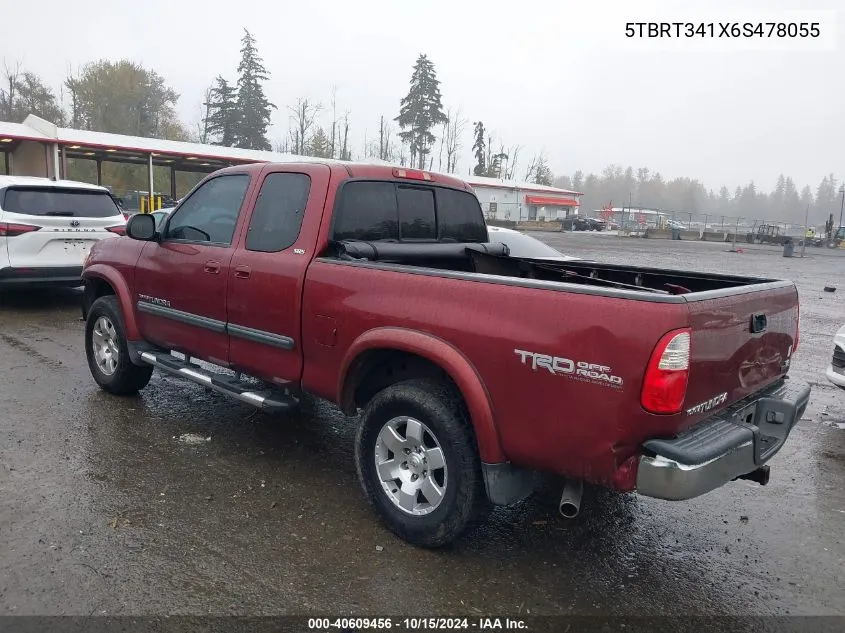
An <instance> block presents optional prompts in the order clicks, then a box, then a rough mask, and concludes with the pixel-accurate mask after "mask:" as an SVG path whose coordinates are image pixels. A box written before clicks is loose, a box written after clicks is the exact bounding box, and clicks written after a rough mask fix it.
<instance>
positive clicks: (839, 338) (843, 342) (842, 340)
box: [825, 325, 845, 389]
mask: <svg viewBox="0 0 845 633" xmlns="http://www.w3.org/2000/svg"><path fill="white" fill-rule="evenodd" d="M825 375H826V376H827V379H828V380H829V381H830V382H832V383H833V384H834V385H836V386H837V387H840V388H841V389H845V325H843V326H842V327H841V328H839V331H838V332H837V333H836V336H834V337H833V358H832V359H831V361H830V365H828V366H827V371H826V372H825Z"/></svg>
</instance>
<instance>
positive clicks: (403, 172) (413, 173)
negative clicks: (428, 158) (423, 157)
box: [393, 167, 434, 180]
mask: <svg viewBox="0 0 845 633" xmlns="http://www.w3.org/2000/svg"><path fill="white" fill-rule="evenodd" d="M393 177H394V178H408V179H410V180H434V178H432V176H431V174H430V173H428V172H427V171H422V170H420V169H399V168H398V167H396V168H394V170H393Z"/></svg>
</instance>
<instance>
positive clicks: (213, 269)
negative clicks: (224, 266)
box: [203, 262, 220, 275]
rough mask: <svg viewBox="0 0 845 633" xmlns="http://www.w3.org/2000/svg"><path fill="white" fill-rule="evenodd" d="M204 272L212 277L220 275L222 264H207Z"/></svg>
mask: <svg viewBox="0 0 845 633" xmlns="http://www.w3.org/2000/svg"><path fill="white" fill-rule="evenodd" d="M203 270H204V271H205V272H207V273H210V274H212V275H217V274H219V273H220V262H205V267H204V268H203Z"/></svg>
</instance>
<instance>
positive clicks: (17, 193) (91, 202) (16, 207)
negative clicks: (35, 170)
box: [2, 187, 120, 218]
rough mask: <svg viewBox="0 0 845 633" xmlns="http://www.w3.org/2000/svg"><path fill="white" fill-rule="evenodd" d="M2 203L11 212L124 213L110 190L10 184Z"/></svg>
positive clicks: (88, 215) (106, 215)
mask: <svg viewBox="0 0 845 633" xmlns="http://www.w3.org/2000/svg"><path fill="white" fill-rule="evenodd" d="M2 207H3V210H4V211H8V212H9V213H21V214H25V215H51V216H63V217H69V218H111V217H114V216H116V215H120V210H119V209H118V208H117V205H116V204H115V203H114V200H113V199H112V197H111V196H110V195H109V194H108V193H107V192H105V191H102V192H101V191H90V190H87V191H86V190H82V189H78V190H77V189H56V188H52V187H40V188H39V187H9V188H8V189H6V195H5V196H3V205H2Z"/></svg>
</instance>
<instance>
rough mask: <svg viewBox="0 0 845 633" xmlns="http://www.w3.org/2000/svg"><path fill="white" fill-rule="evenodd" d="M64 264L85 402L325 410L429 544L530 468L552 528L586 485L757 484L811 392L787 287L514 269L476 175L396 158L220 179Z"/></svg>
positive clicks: (586, 264)
mask: <svg viewBox="0 0 845 633" xmlns="http://www.w3.org/2000/svg"><path fill="white" fill-rule="evenodd" d="M82 274H83V279H84V282H85V290H84V293H83V306H82V311H83V316H84V318H85V320H86V325H85V341H84V342H85V352H86V355H87V360H88V365H89V367H90V371H91V374H92V376H93V379H94V381H95V382H96V383H97V384H98V385H99V386H100V387H101V388H102V389H104V390H105V391H107V392H110V393H112V394H116V395H121V396H128V395H131V394H136V392H138V391H139V390H141V389H143V388H144V387H145V386H146V385H147V383H148V382H149V381H150V378H151V375H152V374H153V372H154V370H158V371H159V372H163V373H165V374H171V375H175V376H178V377H181V378H183V379H185V380H188V381H192V382H194V383H197V384H199V385H203V386H205V387H207V388H208V389H211V390H214V391H217V392H220V393H223V394H226V395H227V396H230V397H232V398H236V399H238V400H240V401H242V402H244V403H246V404H249V405H253V406H255V407H259V408H261V409H264V410H265V411H268V412H276V411H279V412H283V411H285V410H288V409H290V408H291V407H294V406H296V404H297V403H298V402H299V400H300V398H301V397H302V396H303V394H312V395H315V396H318V397H321V398H324V399H327V400H329V401H331V402H333V403H335V404H337V405H338V406H339V407H340V408H341V409H342V410H343V411H344V412H345V413H346V414H347V415H349V416H350V417H351V418H352V420H353V421H354V424H356V425H357V433H356V437H355V447H354V454H355V463H356V468H357V474H358V478H359V480H360V484H361V486H362V488H363V491H364V494H365V496H366V498H367V499H368V501H369V502H370V504H371V505H372V507H373V508H374V510H375V512H376V513H377V515H379V517H380V518H381V520H382V521H383V522H384V523H385V524H386V525H387V526H388V527H389V528H390V529H391V530H393V532H395V533H396V534H398V535H399V536H400V537H402V538H404V539H405V540H407V541H408V542H410V543H413V544H416V545H419V546H423V547H438V546H442V545H445V544H447V543H450V542H452V541H453V540H455V539H456V538H457V537H458V536H459V535H460V534H461V533H462V532H464V531H465V529H466V528H467V527H469V526H470V525H472V524H474V523H476V522H477V521H479V520H480V519H481V518H482V517H483V512H484V511H485V510H486V509H488V508H489V507H490V506H491V505H494V504H499V505H504V504H512V503H515V502H518V501H520V500H522V499H524V498H526V497H527V496H529V495H531V494H532V492H534V491H535V490H536V488H537V484H538V481H541V480H548V477H546V476H548V475H550V476H551V479H555V480H559V481H561V482H565V483H564V485H563V495H562V497H561V504H560V510H561V512H562V513H563V514H564V515H566V516H574V515H575V514H576V513H577V509H578V504H579V503H580V492H581V490H582V487H583V483H584V482H587V483H590V484H592V485H599V486H604V487H607V488H610V489H613V490H616V491H621V492H632V491H636V492H637V493H639V494H641V495H646V496H650V497H657V498H660V499H666V500H685V499H690V498H693V497H698V496H699V495H703V494H705V493H707V492H709V491H712V490H714V489H715V488H718V487H720V486H723V485H725V484H728V483H729V482H732V481H734V480H737V479H746V480H751V481H755V482H758V483H760V484H765V483H767V481H768V478H769V464H768V462H769V461H770V460H771V459H772V457H773V456H774V455H775V454H776V453H777V452H778V451H779V449H780V448H781V447H782V446H783V444H784V442H785V441H786V439H787V437H788V436H789V434H790V431H791V430H792V428H793V427H794V426H795V424H796V423H797V421H798V420H799V419H800V418H801V415H802V413H803V411H804V410H805V408H806V406H807V403H808V400H809V397H810V388H809V387H808V386H807V385H806V384H802V383H799V382H798V381H796V380H790V379H788V376H787V373H788V370H789V365H790V360H791V358H792V356H793V354H794V353H795V350H796V349H797V346H798V322H799V314H798V295H797V291H796V288H795V285H794V284H793V283H792V282H789V281H779V280H772V279H759V278H751V277H745V276H729V275H715V274H705V273H700V272H693V271H681V270H663V269H657V268H646V267H637V266H629V265H612V264H607V263H602V262H595V261H585V260H579V259H567V258H561V259H560V260H557V261H556V260H549V259H531V258H525V257H516V256H512V255H511V254H510V252H509V249H508V247H507V246H506V245H505V244H503V243H501V242H495V241H492V240H491V239H490V234H489V233H488V231H487V228H486V226H485V222H484V218H483V214H482V209H481V206H480V204H479V201H478V198H477V197H476V196H475V195H474V193H473V190H472V188H471V187H470V186H468V185H467V184H466V183H464V182H463V181H461V180H459V179H457V178H454V177H451V176H445V175H440V174H436V173H430V172H425V171H419V170H414V169H405V168H398V167H390V166H384V165H364V164H354V163H340V162H330V161H328V162H321V161H315V162H304V163H283V164H253V165H248V166H235V167H228V168H225V169H222V170H220V171H217V172H215V173H214V174H211V175H209V176H208V177H206V178H205V179H204V180H203V181H202V182H200V183H199V184H198V185H197V186H196V187H195V188H194V189H193V190H192V191H191V192H190V193H189V195H187V196H186V197H185V198H184V199H183V200H182V201H181V202H180V203H179V204H178V206H177V207H176V208H175V209H174V210H173V211H172V212H171V213H170V214H169V215H168V216H167V217H166V218H165V219H164V220H163V222H161V223H159V224H158V225H157V224H156V221H155V219H154V218H152V217H151V216H150V215H148V214H139V215H136V216H133V217H132V218H131V219H130V220H129V222H128V225H127V229H126V236H124V237H120V238H117V239H112V240H104V241H101V242H98V243H97V245H96V246H94V247H93V248H92V249H91V252H90V254H89V256H88V258H87V260H86V262H85V266H84V269H83V273H82Z"/></svg>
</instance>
